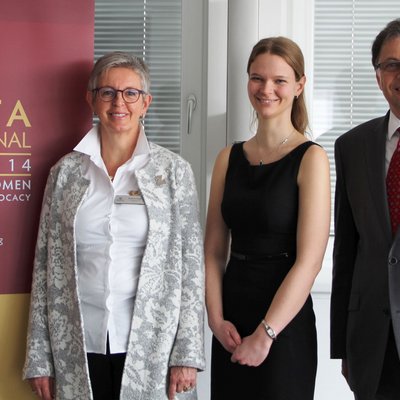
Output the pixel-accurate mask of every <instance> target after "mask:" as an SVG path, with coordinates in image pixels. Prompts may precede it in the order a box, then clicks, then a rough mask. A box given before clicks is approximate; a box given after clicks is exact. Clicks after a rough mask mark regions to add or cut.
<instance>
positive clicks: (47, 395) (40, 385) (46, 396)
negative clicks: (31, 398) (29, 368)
mask: <svg viewBox="0 0 400 400" xmlns="http://www.w3.org/2000/svg"><path fill="white" fill-rule="evenodd" d="M28 382H29V384H30V386H31V389H32V391H33V393H35V394H36V396H39V397H40V398H41V399H42V400H53V399H54V378H51V377H50V376H41V377H39V378H30V379H28Z"/></svg>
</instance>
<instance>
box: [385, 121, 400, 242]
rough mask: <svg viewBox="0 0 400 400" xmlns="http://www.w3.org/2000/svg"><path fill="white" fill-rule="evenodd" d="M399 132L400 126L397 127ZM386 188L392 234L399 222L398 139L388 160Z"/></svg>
mask: <svg viewBox="0 0 400 400" xmlns="http://www.w3.org/2000/svg"><path fill="white" fill-rule="evenodd" d="M397 132H400V128H399V129H397ZM386 190H387V198H388V205H389V212H390V223H391V225H392V233H393V235H394V234H395V233H396V231H397V227H398V226H399V223H400V140H398V141H397V147H396V150H395V151H394V153H393V156H392V159H391V160H390V164H389V169H388V172H387V176H386Z"/></svg>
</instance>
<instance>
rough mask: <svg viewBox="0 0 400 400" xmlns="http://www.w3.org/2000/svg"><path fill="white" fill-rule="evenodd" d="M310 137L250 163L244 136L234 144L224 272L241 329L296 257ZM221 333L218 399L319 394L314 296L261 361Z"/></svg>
mask: <svg viewBox="0 0 400 400" xmlns="http://www.w3.org/2000/svg"><path fill="white" fill-rule="evenodd" d="M312 145H315V143H313V142H310V141H309V142H305V143H302V144H300V145H299V146H298V147H296V148H295V149H293V150H292V151H291V152H290V153H289V154H287V155H286V156H285V157H283V158H282V159H280V160H278V161H276V162H273V163H271V164H266V165H256V166H254V165H250V164H249V162H248V161H247V159H246V157H245V154H244V152H243V143H236V144H234V145H233V147H232V150H231V154H230V158H229V166H228V170H227V174H226V181H225V190H224V196H223V200H222V206H221V211H222V215H223V218H224V220H225V223H226V224H227V226H228V227H229V229H230V231H231V237H232V241H231V257H230V260H229V263H228V265H227V268H226V272H225V275H224V280H223V308H224V317H225V319H226V320H229V321H231V322H232V323H233V324H234V325H235V326H236V328H237V329H238V331H239V334H240V335H241V337H244V336H248V335H250V334H252V333H253V332H254V330H255V329H256V328H257V326H258V325H259V324H260V321H261V319H262V318H264V316H265V314H266V312H267V310H268V307H269V305H270V304H271V301H272V299H273V297H274V295H275V293H276V291H277V289H278V287H279V286H280V284H281V282H282V281H283V279H284V278H285V276H286V274H287V273H288V271H289V270H290V268H291V267H292V265H293V263H294V261H295V258H296V227H297V214H298V186H297V175H298V171H299V166H300V163H301V160H302V157H303V155H304V153H305V152H306V150H307V149H308V148H309V147H310V146H312ZM230 358H231V354H230V353H229V352H227V351H226V350H225V349H224V348H223V347H222V346H221V344H220V343H219V342H218V340H217V339H216V338H215V337H214V338H213V341H212V360H211V399H212V400H228V399H229V400H312V399H313V396H314V386H315V376H316V369H317V338H316V328H315V316H314V311H313V307H312V300H311V296H309V297H308V299H307V301H306V303H305V305H304V306H303V308H302V309H301V310H300V312H299V313H298V314H297V316H296V317H295V318H294V319H293V320H292V321H291V322H290V323H289V324H288V325H287V327H286V328H285V329H284V330H283V331H282V332H281V333H280V334H279V336H278V340H277V341H276V342H274V343H273V344H272V346H271V350H270V353H269V355H268V357H267V358H266V360H265V361H264V362H263V363H262V364H261V365H260V366H259V367H247V366H242V365H239V364H237V363H232V362H231V361H230Z"/></svg>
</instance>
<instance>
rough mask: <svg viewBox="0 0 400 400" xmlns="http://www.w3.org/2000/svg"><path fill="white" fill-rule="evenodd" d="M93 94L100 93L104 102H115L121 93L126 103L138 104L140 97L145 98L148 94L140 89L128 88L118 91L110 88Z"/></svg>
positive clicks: (97, 89)
mask: <svg viewBox="0 0 400 400" xmlns="http://www.w3.org/2000/svg"><path fill="white" fill-rule="evenodd" d="M93 92H95V93H98V95H99V97H100V99H101V100H102V101H113V100H114V99H115V98H116V97H117V93H118V92H121V94H122V98H123V99H124V101H125V102H126V103H136V102H137V101H138V100H139V97H140V95H143V96H145V95H146V94H147V93H146V92H145V91H144V90H140V89H134V88H128V89H124V90H118V89H114V88H112V87H108V86H107V87H100V88H96V89H93Z"/></svg>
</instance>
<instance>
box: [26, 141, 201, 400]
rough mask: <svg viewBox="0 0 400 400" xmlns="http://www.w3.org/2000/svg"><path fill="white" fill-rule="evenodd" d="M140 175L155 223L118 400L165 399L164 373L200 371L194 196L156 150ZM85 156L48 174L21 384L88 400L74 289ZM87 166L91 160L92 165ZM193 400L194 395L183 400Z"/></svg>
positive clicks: (176, 167)
mask: <svg viewBox="0 0 400 400" xmlns="http://www.w3.org/2000/svg"><path fill="white" fill-rule="evenodd" d="M150 154H151V157H150V161H149V163H148V164H147V165H146V166H145V167H144V168H142V169H140V170H138V171H136V177H137V180H138V184H139V188H140V190H141V192H142V195H143V198H144V201H145V204H146V207H147V212H148V216H149V232H148V239H147V245H146V249H145V253H144V256H143V260H142V265H141V272H140V279H139V286H138V291H137V295H136V301H135V308H134V312H133V317H132V327H131V333H130V338H129V345H128V352H127V357H126V362H125V369H124V373H123V378H122V388H121V400H139V399H142V400H158V399H160V400H161V399H167V381H168V368H169V367H170V366H190V367H195V368H198V369H199V370H202V369H204V367H205V361H204V343H203V315H204V304H203V298H204V268H203V247H202V232H201V227H200V224H199V220H198V204H197V193H196V189H195V183H194V178H193V173H192V170H191V168H190V166H189V163H188V162H186V161H185V160H183V159H182V158H181V157H179V156H177V155H176V154H174V153H172V152H170V151H168V150H166V149H164V148H162V147H160V146H157V145H155V144H152V143H150ZM85 157H88V156H87V155H84V154H82V153H79V152H72V153H70V154H68V155H66V156H65V157H63V158H62V159H61V160H60V161H59V162H58V163H57V164H56V165H55V166H54V167H53V168H52V169H51V171H50V174H49V178H48V181H47V185H46V190H45V194H44V199H43V204H42V213H41V217H40V225H39V233H38V239H37V246H36V255H35V263H34V271H33V282H32V294H31V308H30V316H29V328H28V339H27V355H26V361H25V366H24V372H23V376H24V378H25V379H27V378H32V377H38V376H52V377H54V378H55V382H56V387H55V392H56V399H58V400H61V399H62V400H64V399H71V400H90V399H92V393H91V388H90V380H89V374H88V366H87V361H86V351H85V344H84V343H85V340H84V333H83V321H82V315H81V310H80V302H79V293H78V285H77V263H76V246H75V232H74V221H75V216H76V213H77V210H78V208H79V206H80V204H81V203H82V201H83V199H84V196H85V193H86V190H87V188H88V186H89V183H90V182H89V181H88V180H87V179H85V178H83V176H82V172H81V168H82V165H83V164H84V162H85ZM86 161H87V160H86ZM177 398H178V399H191V400H193V399H196V398H197V394H196V393H195V391H191V392H187V393H182V394H178V395H177Z"/></svg>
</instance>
